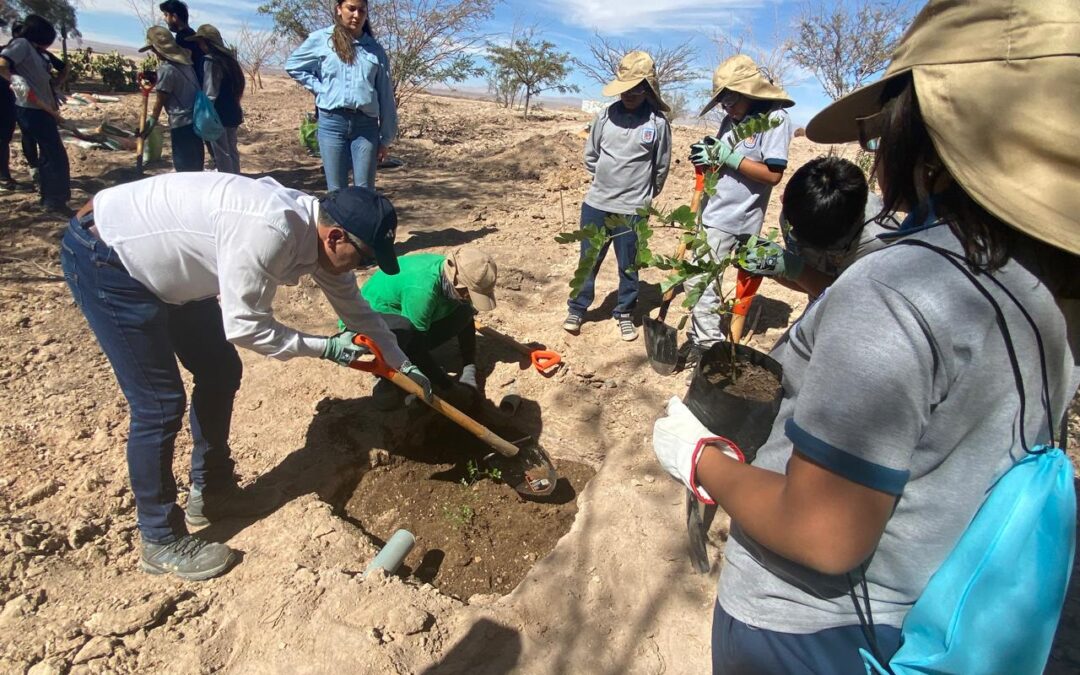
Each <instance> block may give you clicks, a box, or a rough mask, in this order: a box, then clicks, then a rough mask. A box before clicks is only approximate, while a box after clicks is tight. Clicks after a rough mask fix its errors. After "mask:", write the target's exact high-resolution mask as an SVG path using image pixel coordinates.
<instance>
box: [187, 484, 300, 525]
mask: <svg viewBox="0 0 1080 675" xmlns="http://www.w3.org/2000/svg"><path fill="white" fill-rule="evenodd" d="M280 503H281V490H280V489H278V488H276V487H265V486H260V487H256V488H248V489H246V490H243V489H241V488H240V487H239V486H237V485H232V484H230V485H229V486H228V487H224V488H215V489H213V490H206V491H204V490H201V489H199V488H197V487H195V486H192V487H191V492H190V493H188V500H187V506H186V508H185V509H184V522H186V523H187V524H188V525H189V526H191V527H206V526H207V525H209V524H210V523H212V522H217V521H221V520H225V519H227V518H247V517H251V516H261V515H263V514H264V513H268V512H269V511H271V510H273V509H274V507H276V506H277V505H278V504H280Z"/></svg>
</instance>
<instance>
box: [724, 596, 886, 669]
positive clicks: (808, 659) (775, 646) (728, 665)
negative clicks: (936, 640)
mask: <svg viewBox="0 0 1080 675" xmlns="http://www.w3.org/2000/svg"><path fill="white" fill-rule="evenodd" d="M874 634H875V635H876V636H877V643H878V649H880V650H881V654H882V656H883V657H884V658H886V659H889V658H892V655H893V654H895V653H896V650H897V649H899V648H900V629H899V628H895V627H893V626H874ZM860 648H862V649H866V650H867V651H870V646H869V644H868V643H867V641H866V636H865V635H864V634H863V630H862V627H861V626H841V627H839V628H828V629H826V630H822V631H818V632H816V633H807V634H805V635H803V634H796V633H777V632H775V631H770V630H763V629H761V628H754V627H753V626H750V625H747V624H745V623H742V622H741V621H737V620H735V619H733V618H732V617H731V615H729V614H728V613H727V612H725V611H724V610H723V608H721V607H720V603H719V602H718V603H716V605H715V607H714V608H713V626H712V662H713V675H787V674H788V673H823V674H831V673H853V674H857V673H865V672H866V668H865V667H864V666H863V662H862V657H861V656H859V649H860Z"/></svg>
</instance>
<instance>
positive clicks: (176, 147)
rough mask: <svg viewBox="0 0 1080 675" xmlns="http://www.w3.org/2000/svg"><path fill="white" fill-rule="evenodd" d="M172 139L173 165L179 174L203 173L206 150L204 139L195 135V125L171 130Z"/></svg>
mask: <svg viewBox="0 0 1080 675" xmlns="http://www.w3.org/2000/svg"><path fill="white" fill-rule="evenodd" d="M169 137H170V138H171V139H172V163H173V168H174V169H176V170H177V172H184V171H202V170H203V158H204V153H205V148H204V146H203V139H201V138H199V135H198V134H196V133H195V125H194V124H188V125H186V126H182V127H177V128H175V129H169Z"/></svg>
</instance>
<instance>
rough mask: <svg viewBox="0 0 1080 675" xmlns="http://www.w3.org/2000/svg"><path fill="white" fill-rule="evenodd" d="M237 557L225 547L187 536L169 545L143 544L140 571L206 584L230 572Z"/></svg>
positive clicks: (145, 542)
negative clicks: (225, 572) (229, 569)
mask: <svg viewBox="0 0 1080 675" xmlns="http://www.w3.org/2000/svg"><path fill="white" fill-rule="evenodd" d="M235 558H236V554H235V552H234V551H233V550H232V549H231V548H229V547H228V546H226V545H225V544H217V543H214V542H211V541H206V540H204V539H199V538H198V537H196V536H194V535H191V534H185V535H183V536H181V537H180V538H179V539H177V540H176V541H174V542H172V543H169V544H152V543H150V542H147V541H144V542H143V543H142V556H141V557H140V559H139V568H140V569H142V571H143V572H146V573H147V574H175V575H176V576H178V577H180V578H181V579H187V580H189V581H203V580H206V579H212V578H213V577H216V576H218V575H219V574H221V573H222V572H224V571H225V570H227V569H228V568H229V565H231V564H232V563H233V560H235Z"/></svg>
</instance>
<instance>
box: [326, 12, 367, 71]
mask: <svg viewBox="0 0 1080 675" xmlns="http://www.w3.org/2000/svg"><path fill="white" fill-rule="evenodd" d="M361 1H362V2H363V3H364V9H367V6H368V3H367V0H361ZM343 2H345V0H335V4H334V6H335V7H338V8H339V7H341V4H342V3H343ZM334 16H335V20H334V35H333V37H331V38H330V41H331V43H332V44H333V46H334V53H336V54H337V55H338V58H339V59H341V60H342V61H343V62H345V63H348V64H350V65H351V64H352V62H353V61H355V60H356V44H355V42H354V40H355V38H354V37H353V35H352V33H350V32H349V29H348V28H346V27H345V26H344V25H343V24H342V23H341V19H340V15H338V14H337V12H335V13H334ZM360 33H361V34H364V33H367V34H368V35H371V36H372V37H374V33H372V32H371V21H370V19H368V18H367V17H365V18H364V27H363V28H362V29H360Z"/></svg>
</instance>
